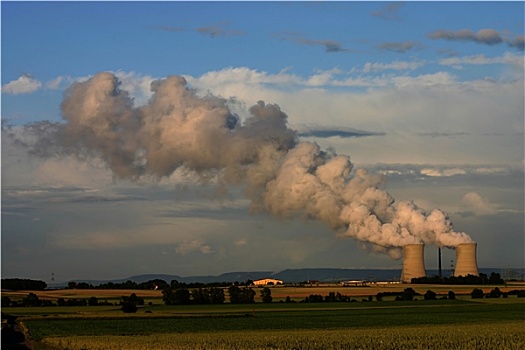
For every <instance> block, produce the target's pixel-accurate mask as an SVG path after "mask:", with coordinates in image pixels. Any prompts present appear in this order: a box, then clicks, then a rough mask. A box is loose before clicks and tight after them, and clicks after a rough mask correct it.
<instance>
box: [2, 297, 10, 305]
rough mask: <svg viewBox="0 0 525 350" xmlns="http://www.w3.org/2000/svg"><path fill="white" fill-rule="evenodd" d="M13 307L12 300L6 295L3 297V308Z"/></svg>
mask: <svg viewBox="0 0 525 350" xmlns="http://www.w3.org/2000/svg"><path fill="white" fill-rule="evenodd" d="M9 306H11V298H9V297H8V296H6V295H3V296H2V307H9Z"/></svg>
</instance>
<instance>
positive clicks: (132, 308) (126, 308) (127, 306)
mask: <svg viewBox="0 0 525 350" xmlns="http://www.w3.org/2000/svg"><path fill="white" fill-rule="evenodd" d="M120 309H121V310H122V312H124V313H127V314H134V313H135V312H137V310H138V307H137V304H135V303H132V302H129V301H128V302H125V303H123V304H122V307H121V308H120Z"/></svg>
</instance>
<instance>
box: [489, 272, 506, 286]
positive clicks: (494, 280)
mask: <svg viewBox="0 0 525 350" xmlns="http://www.w3.org/2000/svg"><path fill="white" fill-rule="evenodd" d="M504 283H505V281H504V280H503V279H502V278H501V275H500V274H499V273H495V272H492V273H491V274H490V277H489V284H504Z"/></svg>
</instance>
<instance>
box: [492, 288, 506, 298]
mask: <svg viewBox="0 0 525 350" xmlns="http://www.w3.org/2000/svg"><path fill="white" fill-rule="evenodd" d="M502 294H503V293H502V292H501V290H500V289H499V288H498V287H496V288H494V289H493V290H491V291H490V293H489V295H488V297H489V298H499V297H500V296H501V295H502Z"/></svg>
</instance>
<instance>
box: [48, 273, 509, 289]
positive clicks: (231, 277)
mask: <svg viewBox="0 0 525 350" xmlns="http://www.w3.org/2000/svg"><path fill="white" fill-rule="evenodd" d="M479 272H480V273H484V274H487V275H490V274H491V273H492V272H496V273H501V269H500V268H480V269H479ZM435 275H438V270H427V276H435ZM400 276H401V270H399V269H392V270H388V269H332V268H309V269H286V270H282V271H279V272H272V271H237V272H227V273H223V274H220V275H218V276H212V275H208V276H178V275H167V274H146V275H137V276H131V277H128V278H121V279H114V280H84V279H78V280H74V281H75V282H86V283H89V284H92V285H99V284H103V283H108V282H113V283H123V282H126V281H133V282H135V283H143V282H147V281H151V280H154V279H161V280H164V281H166V282H167V283H170V282H171V281H172V280H177V281H179V282H181V283H196V282H200V283H213V282H229V283H233V282H246V281H247V280H256V279H260V278H266V277H268V278H275V279H279V280H282V281H284V282H285V283H300V282H303V281H312V280H315V281H319V282H340V281H345V280H367V281H398V280H399V278H400ZM443 276H450V271H449V270H443ZM64 285H67V282H66V283H64ZM54 286H55V287H60V286H61V285H58V284H57V285H54Z"/></svg>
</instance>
